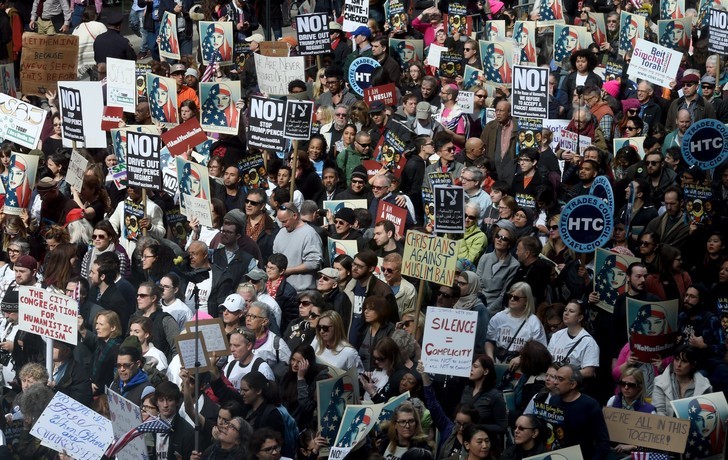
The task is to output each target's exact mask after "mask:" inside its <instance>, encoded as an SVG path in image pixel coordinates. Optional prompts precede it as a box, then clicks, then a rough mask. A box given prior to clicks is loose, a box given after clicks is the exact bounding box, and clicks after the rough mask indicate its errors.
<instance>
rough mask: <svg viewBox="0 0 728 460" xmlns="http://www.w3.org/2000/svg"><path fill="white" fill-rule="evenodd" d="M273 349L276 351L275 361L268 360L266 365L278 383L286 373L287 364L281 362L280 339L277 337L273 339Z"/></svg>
mask: <svg viewBox="0 0 728 460" xmlns="http://www.w3.org/2000/svg"><path fill="white" fill-rule="evenodd" d="M273 349H275V351H276V360H275V361H273V360H269V361H268V365H269V366H270V368H271V369H272V370H273V375H275V377H276V380H277V381H279V382H280V381H281V379H282V378H283V376H284V375H285V374H286V372H288V363H286V362H283V361H281V356H280V350H281V338H280V337H279V336H276V337H275V338H274V339H273Z"/></svg>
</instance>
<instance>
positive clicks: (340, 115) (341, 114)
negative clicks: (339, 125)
mask: <svg viewBox="0 0 728 460" xmlns="http://www.w3.org/2000/svg"><path fill="white" fill-rule="evenodd" d="M334 115H335V116H337V117H341V118H343V117H345V116H346V112H344V113H335V114H334Z"/></svg>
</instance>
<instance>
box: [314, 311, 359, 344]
mask: <svg viewBox="0 0 728 460" xmlns="http://www.w3.org/2000/svg"><path fill="white" fill-rule="evenodd" d="M324 318H328V319H330V320H331V326H332V327H333V328H334V349H333V350H332V351H333V352H336V349H337V348H338V347H339V345H341V346H345V347H347V346H348V347H351V344H350V343H349V341H348V340H347V339H346V330H345V329H344V320H342V319H341V315H340V314H339V313H338V312H336V311H334V310H327V311H325V312H323V313H321V316H320V317H319V320H318V324H319V325H320V324H321V320H322V319H324ZM316 339H317V341H318V350H316V354H317V355H320V354H321V353H323V352H324V350H326V344H325V343H324V340H323V339H322V338H321V332H320V331H319V330H318V329H317V330H316Z"/></svg>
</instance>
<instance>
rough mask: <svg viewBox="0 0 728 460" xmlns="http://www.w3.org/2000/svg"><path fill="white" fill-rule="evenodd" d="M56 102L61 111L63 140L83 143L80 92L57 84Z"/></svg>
mask: <svg viewBox="0 0 728 460" xmlns="http://www.w3.org/2000/svg"><path fill="white" fill-rule="evenodd" d="M58 102H59V103H60V107H59V109H60V111H61V130H62V131H61V132H62V135H63V138H64V139H68V140H72V141H78V142H83V141H84V133H83V112H82V109H81V91H79V90H77V89H73V88H67V87H65V86H61V84H60V83H59V84H58Z"/></svg>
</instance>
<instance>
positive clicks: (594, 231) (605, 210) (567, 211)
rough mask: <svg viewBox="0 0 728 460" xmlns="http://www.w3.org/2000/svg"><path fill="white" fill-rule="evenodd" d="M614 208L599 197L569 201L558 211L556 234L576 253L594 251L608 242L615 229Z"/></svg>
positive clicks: (578, 198)
mask: <svg viewBox="0 0 728 460" xmlns="http://www.w3.org/2000/svg"><path fill="white" fill-rule="evenodd" d="M612 206H613V205H610V204H608V203H606V202H604V200H602V199H601V198H597V197H595V196H590V195H584V196H577V197H576V198H574V199H572V200H571V201H569V202H568V203H566V206H564V210H563V211H562V212H561V220H560V221H559V234H560V235H561V240H562V241H563V242H564V244H565V245H566V246H567V247H568V248H570V249H573V250H574V251H576V252H580V253H585V252H594V249H596V248H598V247H601V246H604V244H605V243H606V242H607V241H609V237H610V236H611V235H612V229H613V228H614V217H613V212H612V209H611V207H612Z"/></svg>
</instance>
